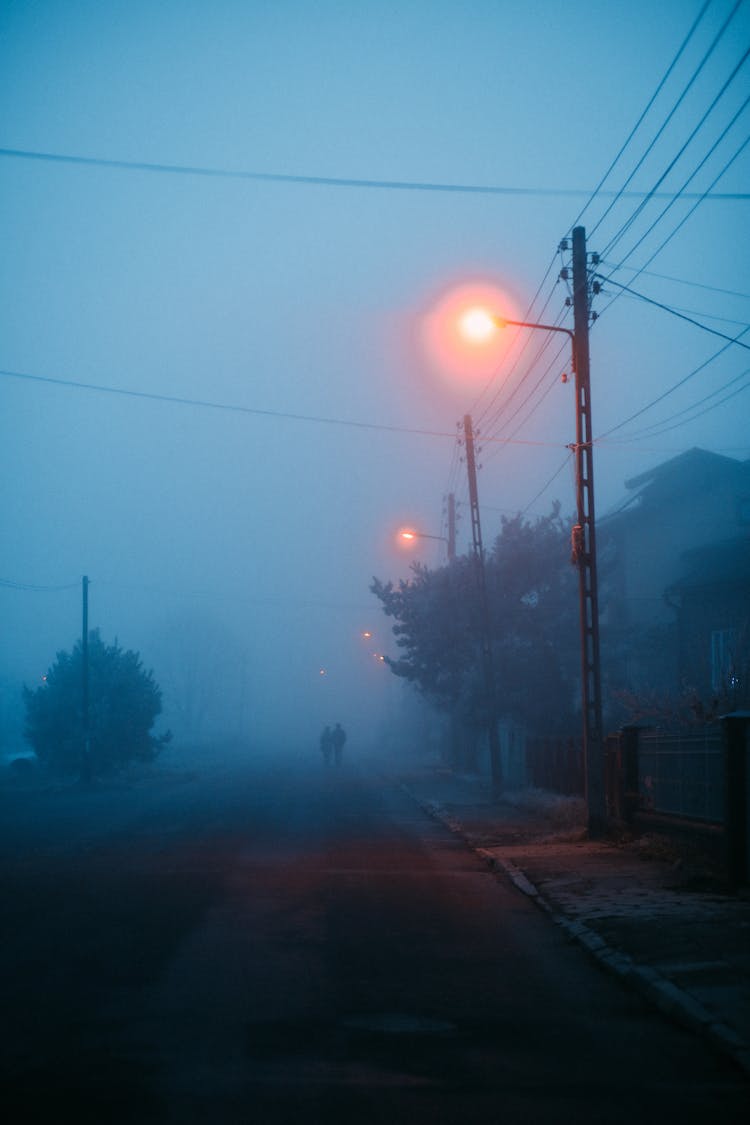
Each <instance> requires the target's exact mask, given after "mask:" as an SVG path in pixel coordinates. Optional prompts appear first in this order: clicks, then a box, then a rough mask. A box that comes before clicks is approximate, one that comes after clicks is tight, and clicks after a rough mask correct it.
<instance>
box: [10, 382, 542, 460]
mask: <svg viewBox="0 0 750 1125" xmlns="http://www.w3.org/2000/svg"><path fill="white" fill-rule="evenodd" d="M0 377H5V378H9V379H22V380H25V381H28V382H33V383H44V384H48V385H51V386H56V387H68V388H71V389H73V390H79V391H94V392H96V393H99V394H108V395H118V396H120V397H124V398H135V399H145V400H147V401H149V402H163V403H168V404H170V405H173V406H192V407H197V408H199V409H202V410H220V411H223V412H225V413H230V414H244V415H252V416H256V417H261V418H277V419H279V420H281V421H293V422H308V423H314V424H316V425H322V426H343V427H348V428H350V429H357V430H375V431H379V432H382V433H392V434H412V435H416V436H418V437H438V438H450V439H451V440H452V441H455V437H456V435H455V433H453V432H450V431H447V430H427V429H420V428H418V427H416V426H391V425H387V424H385V423H381V422H362V421H358V420H356V419H353V418H332V417H324V416H322V415H314V414H295V413H291V412H289V411H282V410H262V409H260V408H258V407H252V406H239V405H237V404H234V403H226V402H212V401H211V400H209V399H196V398H185V397H182V396H180V395H166V394H159V393H157V392H155V391H134V390H129V389H127V388H125V387H108V386H104V385H103V384H101V383H84V382H80V381H78V380H74V379H58V378H53V377H52V376H49V375H30V374H28V373H27V372H22V371H8V370H3V369H0ZM488 440H492V439H488ZM515 444H517V445H539V446H547V445H556V444H558V443H555V442H531V441H523V442H516V443H515Z"/></svg>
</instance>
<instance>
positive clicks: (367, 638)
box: [362, 629, 372, 641]
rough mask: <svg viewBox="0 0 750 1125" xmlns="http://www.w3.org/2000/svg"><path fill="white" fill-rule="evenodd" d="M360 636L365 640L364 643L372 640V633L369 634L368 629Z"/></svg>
mask: <svg viewBox="0 0 750 1125" xmlns="http://www.w3.org/2000/svg"><path fill="white" fill-rule="evenodd" d="M362 636H363V637H364V639H365V640H366V641H369V640H371V639H372V633H371V632H370V631H369V629H365V631H364V633H363V634H362Z"/></svg>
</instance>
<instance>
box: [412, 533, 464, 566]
mask: <svg viewBox="0 0 750 1125" xmlns="http://www.w3.org/2000/svg"><path fill="white" fill-rule="evenodd" d="M398 538H399V539H400V540H401V542H402V543H405V544H407V545H408V546H411V544H412V543H415V542H416V541H417V539H436V540H438V541H439V542H440V543H446V544H447V549H448V562H452V561H453V560H454V559H455V557H456V543H455V540H454V539H451V538H450V537H449V536H446V535H428V534H427V532H426V531H415V530H414V528H412V527H404V528H402V529H401V531H399V533H398Z"/></svg>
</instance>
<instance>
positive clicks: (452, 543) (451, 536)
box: [448, 492, 456, 563]
mask: <svg viewBox="0 0 750 1125" xmlns="http://www.w3.org/2000/svg"><path fill="white" fill-rule="evenodd" d="M455 557H456V496H455V493H453V492H449V493H448V562H449V563H452V562H453V561H454V559H455Z"/></svg>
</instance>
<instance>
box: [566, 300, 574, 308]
mask: <svg viewBox="0 0 750 1125" xmlns="http://www.w3.org/2000/svg"><path fill="white" fill-rule="evenodd" d="M572 304H573V298H572V297H566V298H565V307H566V308H568V309H569V308H570V306H571V305H572Z"/></svg>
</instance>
